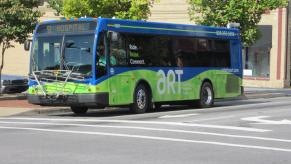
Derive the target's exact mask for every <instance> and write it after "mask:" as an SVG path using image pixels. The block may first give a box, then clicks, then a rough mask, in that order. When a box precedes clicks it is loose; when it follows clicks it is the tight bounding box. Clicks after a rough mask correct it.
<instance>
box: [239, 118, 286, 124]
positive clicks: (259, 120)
mask: <svg viewBox="0 0 291 164" xmlns="http://www.w3.org/2000/svg"><path fill="white" fill-rule="evenodd" d="M264 118H270V116H256V117H245V118H241V120H244V121H252V122H256V123H258V124H273V125H291V121H290V120H286V119H284V120H280V121H273V120H266V119H264Z"/></svg>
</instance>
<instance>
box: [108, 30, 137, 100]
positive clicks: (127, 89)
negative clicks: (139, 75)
mask: <svg viewBox="0 0 291 164" xmlns="http://www.w3.org/2000/svg"><path fill="white" fill-rule="evenodd" d="M108 38H109V39H108V40H109V45H108V49H109V50H108V58H107V59H108V63H109V67H108V74H109V77H110V78H109V79H110V80H109V90H110V105H123V104H129V103H131V101H132V91H131V90H132V84H131V83H132V80H131V73H130V71H127V69H128V68H127V57H126V56H127V55H126V47H125V39H124V37H123V36H122V35H120V34H119V33H116V32H109V33H108Z"/></svg>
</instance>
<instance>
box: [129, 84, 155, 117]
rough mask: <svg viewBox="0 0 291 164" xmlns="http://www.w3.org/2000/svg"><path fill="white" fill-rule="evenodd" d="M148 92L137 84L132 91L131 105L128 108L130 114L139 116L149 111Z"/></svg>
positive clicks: (149, 97) (149, 98)
mask: <svg viewBox="0 0 291 164" xmlns="http://www.w3.org/2000/svg"><path fill="white" fill-rule="evenodd" d="M150 100H151V96H150V92H149V91H148V89H147V88H146V87H145V85H143V84H139V85H138V86H137V87H136V88H135V91H134V97H133V104H132V105H131V106H130V110H131V112H132V113H135V114H141V113H145V112H146V111H149V110H150V108H151V107H150V104H151V103H150Z"/></svg>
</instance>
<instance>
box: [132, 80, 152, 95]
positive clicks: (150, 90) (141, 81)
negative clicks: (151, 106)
mask: <svg viewBox="0 0 291 164" xmlns="http://www.w3.org/2000/svg"><path fill="white" fill-rule="evenodd" d="M140 84H142V85H144V86H145V87H146V89H147V90H148V91H149V92H150V96H151V98H152V97H153V94H152V89H151V86H150V85H149V83H148V82H147V81H145V80H140V81H138V82H137V84H136V86H135V88H136V87H137V86H138V85H140Z"/></svg>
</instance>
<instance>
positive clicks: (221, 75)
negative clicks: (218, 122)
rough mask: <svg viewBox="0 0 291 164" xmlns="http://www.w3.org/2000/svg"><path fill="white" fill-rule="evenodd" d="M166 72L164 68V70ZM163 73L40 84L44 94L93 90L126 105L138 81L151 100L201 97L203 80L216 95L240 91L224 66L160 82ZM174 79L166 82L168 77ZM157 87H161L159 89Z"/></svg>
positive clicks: (36, 90)
mask: <svg viewBox="0 0 291 164" xmlns="http://www.w3.org/2000/svg"><path fill="white" fill-rule="evenodd" d="M165 75H167V72H166V73H165ZM161 78H163V77H162V75H161V74H158V73H157V72H156V71H151V70H132V71H127V72H123V73H121V74H116V75H114V76H111V77H110V78H108V79H106V80H104V81H102V82H101V83H99V84H97V85H89V84H81V83H72V82H67V83H66V84H65V86H64V83H62V82H55V83H46V84H44V85H43V86H42V87H43V88H44V90H45V92H46V94H48V95H49V94H57V93H61V94H69V95H72V94H88V93H89V94H92V93H98V92H103V93H104V92H108V93H109V105H110V106H113V105H127V104H131V103H132V102H133V94H134V90H135V87H136V86H137V85H138V84H139V83H140V82H146V83H148V85H149V87H150V89H151V92H152V100H153V102H163V101H179V100H192V99H199V98H200V96H199V95H200V87H201V85H202V83H203V82H204V81H205V80H208V81H210V82H211V83H212V85H213V90H214V94H215V98H230V97H236V96H239V95H241V86H242V79H241V78H240V77H238V76H236V75H234V74H232V73H229V72H227V71H223V70H209V71H205V72H203V73H201V74H198V75H197V76H195V77H193V78H191V79H189V80H186V81H181V82H179V81H178V79H177V78H176V77H175V76H171V77H168V79H167V78H166V79H164V81H162V83H160V82H161ZM173 78H175V81H176V82H175V83H172V86H170V87H169V86H168V84H167V80H169V81H171V82H173ZM158 87H160V88H162V89H164V90H163V91H164V92H162V93H161V92H159V90H158ZM28 93H29V94H37V95H41V94H43V92H42V89H41V88H40V86H39V85H35V86H31V87H30V88H29V90H28Z"/></svg>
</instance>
